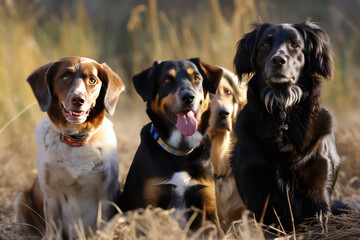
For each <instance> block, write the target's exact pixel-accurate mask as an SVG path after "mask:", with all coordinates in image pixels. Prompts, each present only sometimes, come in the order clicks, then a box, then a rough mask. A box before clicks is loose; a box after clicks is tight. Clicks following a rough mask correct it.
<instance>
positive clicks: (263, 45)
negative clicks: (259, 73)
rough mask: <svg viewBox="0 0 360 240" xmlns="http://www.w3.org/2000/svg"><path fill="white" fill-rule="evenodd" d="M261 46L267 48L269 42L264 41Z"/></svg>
mask: <svg viewBox="0 0 360 240" xmlns="http://www.w3.org/2000/svg"><path fill="white" fill-rule="evenodd" d="M261 47H263V48H269V47H270V43H268V42H265V43H263V44H262V45H261Z"/></svg>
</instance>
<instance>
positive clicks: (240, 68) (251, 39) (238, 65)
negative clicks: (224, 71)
mask: <svg viewBox="0 0 360 240" xmlns="http://www.w3.org/2000/svg"><path fill="white" fill-rule="evenodd" d="M254 26H255V29H254V30H253V31H252V32H249V33H246V34H245V35H244V36H243V37H242V39H240V41H239V42H238V43H237V50H236V54H235V57H234V67H235V71H236V74H237V75H238V77H239V80H240V82H241V80H242V78H243V77H244V76H245V75H249V74H251V73H253V72H255V57H256V56H255V54H256V39H257V35H258V32H259V31H260V28H261V25H259V24H254Z"/></svg>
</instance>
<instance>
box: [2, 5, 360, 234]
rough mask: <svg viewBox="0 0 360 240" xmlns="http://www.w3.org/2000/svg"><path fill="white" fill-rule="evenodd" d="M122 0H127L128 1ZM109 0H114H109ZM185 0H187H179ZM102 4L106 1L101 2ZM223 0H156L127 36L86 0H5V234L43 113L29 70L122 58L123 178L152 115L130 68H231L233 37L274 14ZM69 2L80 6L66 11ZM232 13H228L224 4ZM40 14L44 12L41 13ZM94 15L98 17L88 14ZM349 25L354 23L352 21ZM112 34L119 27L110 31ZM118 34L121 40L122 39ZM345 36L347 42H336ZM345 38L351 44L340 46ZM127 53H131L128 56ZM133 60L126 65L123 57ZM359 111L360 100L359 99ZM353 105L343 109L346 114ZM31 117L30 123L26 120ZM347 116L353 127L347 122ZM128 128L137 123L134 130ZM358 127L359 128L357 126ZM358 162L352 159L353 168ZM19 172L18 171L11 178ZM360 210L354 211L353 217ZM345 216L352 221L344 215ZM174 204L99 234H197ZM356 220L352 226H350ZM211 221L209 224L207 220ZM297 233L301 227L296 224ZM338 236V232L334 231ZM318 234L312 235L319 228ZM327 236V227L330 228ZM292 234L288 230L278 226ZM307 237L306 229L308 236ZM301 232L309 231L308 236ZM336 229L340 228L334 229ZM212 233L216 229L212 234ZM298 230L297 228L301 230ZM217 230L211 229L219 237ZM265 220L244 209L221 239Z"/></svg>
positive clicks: (347, 56)
mask: <svg viewBox="0 0 360 240" xmlns="http://www.w3.org/2000/svg"><path fill="white" fill-rule="evenodd" d="M123 1H125V0H123ZM109 2H111V1H109ZM179 2H181V1H179ZM103 4H104V5H106V4H107V2H106V1H105V2H104V3H103ZM221 4H222V1H221V0H209V1H203V3H202V4H194V6H195V9H193V10H192V11H187V12H180V11H166V10H165V9H163V8H162V6H159V5H158V2H157V1H156V0H149V1H148V2H147V3H146V4H141V5H138V6H135V7H134V8H132V9H129V10H128V11H129V12H131V14H130V17H129V18H128V19H126V21H125V22H124V23H123V24H125V25H126V28H125V29H126V32H121V34H120V35H121V36H128V37H127V38H126V37H125V38H124V39H125V40H122V41H119V37H115V36H112V35H111V34H108V35H106V36H107V38H105V37H104V36H105V35H104V31H105V30H104V29H102V28H101V27H98V26H96V24H91V22H94V21H102V20H101V19H96V17H97V16H88V15H87V11H86V8H85V6H86V1H84V2H82V1H74V2H71V1H68V2H66V3H64V5H63V11H60V13H59V14H55V13H54V14H48V13H47V12H48V11H53V9H49V8H47V6H46V5H41V4H39V1H26V0H14V1H4V2H2V4H1V5H0V23H1V24H0V34H1V36H2V37H1V38H0V165H1V168H0V196H1V197H0V238H4V239H21V236H20V235H18V234H17V232H16V231H14V224H13V223H14V218H15V215H14V212H13V199H14V197H15V196H16V193H17V192H18V190H20V189H23V188H24V187H26V186H29V185H30V184H31V183H32V181H33V179H34V177H35V175H36V147H35V146H36V145H35V140H34V138H33V131H34V128H35V126H36V124H37V123H39V122H40V120H41V119H42V118H43V117H44V116H45V114H44V113H41V112H40V109H39V107H38V106H37V104H36V103H35V98H34V96H33V94H32V92H31V89H30V87H29V86H28V84H27V83H26V82H25V79H26V77H27V76H28V75H29V74H30V73H31V72H32V71H33V70H34V69H36V68H37V67H39V66H41V65H43V64H45V63H46V62H48V61H53V60H56V59H58V58H61V57H64V56H74V55H77V56H86V57H90V58H94V59H96V60H99V61H100V60H102V59H105V60H106V61H111V62H112V63H117V64H118V65H111V67H112V68H115V70H118V71H117V72H118V73H119V75H120V76H121V77H122V78H123V80H124V82H126V84H127V92H126V93H125V94H123V95H122V96H120V101H119V105H120V106H119V107H118V110H117V112H116V114H115V117H113V118H112V119H113V121H114V123H115V129H116V133H117V135H118V152H119V159H120V175H121V176H122V178H123V179H124V177H125V176H126V174H127V170H128V168H129V166H130V163H131V160H132V157H133V155H134V153H135V151H136V148H137V145H138V143H139V137H138V135H139V131H140V128H141V126H142V125H143V124H144V123H146V122H147V121H148V120H147V117H146V115H145V113H144V105H143V104H142V102H141V100H139V98H138V96H137V95H136V94H134V93H133V92H132V86H131V83H130V78H129V77H130V76H131V75H132V74H135V73H137V72H139V71H141V70H142V69H144V68H145V67H148V66H150V65H151V64H152V62H153V61H154V60H165V59H183V58H190V57H198V56H199V57H201V58H202V59H203V60H204V61H207V62H209V63H211V64H217V65H222V66H224V67H227V68H230V69H232V59H233V56H234V53H235V45H236V42H237V41H238V40H239V39H240V38H241V36H242V35H243V34H244V33H246V32H247V31H249V24H251V23H253V22H258V21H259V16H261V17H263V19H264V20H265V21H270V22H271V21H272V20H274V21H275V20H276V16H272V15H271V13H268V12H267V7H266V4H267V3H266V2H264V1H260V2H259V1H256V0H233V8H232V11H231V15H224V12H223V11H222V10H221ZM67 9H75V10H73V11H67ZM227 14H229V12H227ZM44 16H46V18H45V19H44ZM90 20H93V21H90ZM349 24H350V23H349ZM353 27H354V34H353V36H351V37H350V40H351V41H350V44H347V43H346V40H348V39H349V38H348V36H347V35H346V34H345V33H344V32H342V31H341V29H339V34H338V35H337V36H336V37H338V38H339V39H340V40H339V41H335V42H337V44H335V45H334V49H335V56H336V57H335V65H336V74H335V81H334V83H333V84H325V85H324V89H323V101H324V102H325V103H327V104H330V105H332V108H333V109H335V110H337V112H338V116H342V115H344V112H345V111H344V110H343V109H344V108H346V107H347V106H351V107H354V106H355V107H356V106H358V105H356V104H358V103H359V100H360V97H359V95H360V94H359V82H358V81H357V75H358V73H359V72H358V70H357V68H356V65H355V64H354V59H355V58H356V56H354V55H353V52H354V51H353V49H354V48H356V43H357V40H358V37H359V34H357V33H356V31H357V30H356V25H355V26H353ZM108 31H109V32H110V33H111V32H112V31H114V32H116V31H115V29H110V30H108ZM121 36H120V38H121ZM338 43H341V44H338ZM117 44H123V45H124V46H125V47H123V48H122V49H124V48H126V49H127V50H128V54H126V55H123V54H122V52H116V51H114V52H109V51H108V46H114V45H117ZM344 46H345V47H344ZM129 56H130V59H126V58H129ZM125 62H126V63H127V64H124V63H125ZM357 110H359V109H358V107H357ZM347 111H348V109H347V110H346V112H347ZM354 119H355V120H353V121H352V122H350V123H349V121H348V119H347V118H346V117H345V118H339V120H338V124H340V125H341V127H340V128H339V134H338V146H339V152H340V154H341V158H342V160H343V162H344V165H343V167H342V169H341V171H340V175H339V182H340V185H337V186H336V193H335V195H336V197H342V198H344V199H345V200H347V201H348V202H350V201H351V200H352V199H360V196H359V190H360V181H359V178H360V174H359V170H358V168H357V166H360V158H359V157H360V154H359V150H358V147H359V145H358V140H359V139H360V138H359V136H360V135H359V134H360V132H359V129H360V128H359V125H358V124H357V122H358V120H359V119H360V115H359V116H356V117H354ZM24 123H25V124H24ZM346 124H349V125H346ZM129 126H132V127H131V128H129ZM354 129H355V130H354ZM354 166H355V167H354ZM14 176H16V177H14ZM354 216H355V217H356V216H359V215H358V214H357V213H354V215H349V218H348V220H349V221H352V222H355V221H354ZM337 220H338V219H337V218H332V219H331V220H330V222H331V221H332V223H333V224H334V225H332V226H333V228H332V229H334V228H336V227H337V226H339V228H342V227H343V228H346V227H348V228H351V231H352V232H351V233H353V232H354V231H355V233H354V234H353V235H352V236H355V239H356V238H359V237H360V236H359V234H358V235H356V234H357V232H356V231H359V229H358V228H356V227H354V224H348V225H346V224H345V225H341V226H340V225H336V223H338V221H337ZM341 221H343V222H346V221H347V220H346V219H345V220H344V218H341ZM176 223H177V222H176V221H175V220H174V218H173V217H172V212H171V211H162V210H155V211H150V210H149V209H146V210H144V211H141V214H139V212H131V213H128V214H126V215H118V216H117V217H116V218H114V219H113V221H111V222H110V223H109V225H108V226H107V227H106V228H104V229H103V230H102V231H99V232H97V233H96V235H95V236H94V237H93V239H134V238H138V239H155V238H157V239H173V238H179V239H185V238H191V237H192V238H195V237H199V236H200V235H201V233H195V235H188V234H187V232H184V231H183V230H182V229H180V228H179V226H178V225H177V224H176ZM323 226H324V225H323V222H321V221H319V224H317V225H316V224H315V227H317V228H315V229H312V230H311V229H310V230H309V229H307V230H304V231H305V232H307V233H309V232H311V231H312V233H314V234H315V235H316V237H319V236H320V237H321V236H325V235H324V234H323V233H322V232H321V230H322V229H323ZM349 226H350V227H349ZM210 227H211V226H210ZM299 231H300V230H299ZM335 233H336V234H341V231H340V232H339V231H337V230H336V231H335V230H334V234H335ZM315 235H313V236H315ZM328 235H329V234H328ZM279 236H283V237H287V238H290V235H284V234H281V233H279ZM302 236H303V238H305V239H306V238H307V237H308V236H310V235H309V234H308V235H306V233H303V234H302ZM304 236H305V237H304ZM337 236H339V235H337ZM213 237H214V236H213ZM299 237H300V238H301V234H300V233H299ZM214 238H215V237H214ZM264 238H265V236H264V234H263V232H262V231H261V227H260V226H259V225H258V224H257V223H256V222H255V221H254V220H253V219H252V218H251V217H250V218H247V217H246V216H244V217H243V219H242V220H241V221H239V222H237V223H234V225H233V227H232V229H231V230H230V231H229V232H228V233H227V234H226V235H225V239H264Z"/></svg>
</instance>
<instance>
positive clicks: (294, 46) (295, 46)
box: [291, 43, 299, 48]
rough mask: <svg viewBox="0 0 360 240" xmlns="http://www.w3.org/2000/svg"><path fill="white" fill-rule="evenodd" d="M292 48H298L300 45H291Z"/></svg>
mask: <svg viewBox="0 0 360 240" xmlns="http://www.w3.org/2000/svg"><path fill="white" fill-rule="evenodd" d="M291 47H292V48H298V47H299V45H298V44H297V43H292V44H291Z"/></svg>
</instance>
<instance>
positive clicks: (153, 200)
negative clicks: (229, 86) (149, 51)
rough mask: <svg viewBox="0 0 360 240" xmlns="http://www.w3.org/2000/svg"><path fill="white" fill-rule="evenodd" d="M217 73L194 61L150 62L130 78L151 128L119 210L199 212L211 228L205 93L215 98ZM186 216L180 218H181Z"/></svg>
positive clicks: (211, 184)
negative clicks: (142, 209) (191, 209)
mask: <svg viewBox="0 0 360 240" xmlns="http://www.w3.org/2000/svg"><path fill="white" fill-rule="evenodd" d="M221 76H222V70H221V69H220V68H217V67H213V66H210V65H208V64H206V63H204V62H201V61H200V60H199V59H197V58H196V59H189V60H178V61H164V62H154V64H153V66H152V67H150V68H148V69H146V70H144V71H143V72H141V73H139V74H137V75H135V76H134V77H133V78H132V80H133V83H134V86H135V89H136V91H137V92H138V93H139V95H140V96H141V97H142V98H143V100H144V101H145V102H147V114H148V116H149V118H150V119H151V123H149V124H147V125H145V126H144V128H143V129H142V131H141V143H140V146H139V148H138V150H137V152H136V155H135V157H134V160H133V163H132V165H131V167H130V170H129V173H128V176H127V179H126V183H125V186H124V192H123V195H122V201H121V204H120V206H121V209H122V210H124V211H127V210H131V209H136V208H145V207H146V206H147V205H152V206H153V207H161V208H164V209H170V208H175V209H176V210H185V209H188V208H190V207H192V206H193V207H196V208H198V209H201V210H202V211H203V212H204V213H205V216H201V214H199V215H198V216H197V217H196V219H195V221H194V222H193V224H192V229H196V228H198V227H199V226H200V225H201V222H202V218H204V219H205V218H206V219H207V220H210V221H211V222H213V223H215V224H216V226H217V228H218V230H219V232H221V229H220V226H219V222H218V217H217V213H216V202H215V192H214V190H215V185H214V178H213V169H212V164H211V160H210V151H211V142H210V139H209V137H208V136H207V134H206V130H207V128H208V125H209V117H210V109H209V92H210V93H215V92H216V89H217V87H218V85H219V82H220V79H221ZM191 215H192V212H190V213H188V214H186V215H185V218H186V219H189V217H190V216H191Z"/></svg>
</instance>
